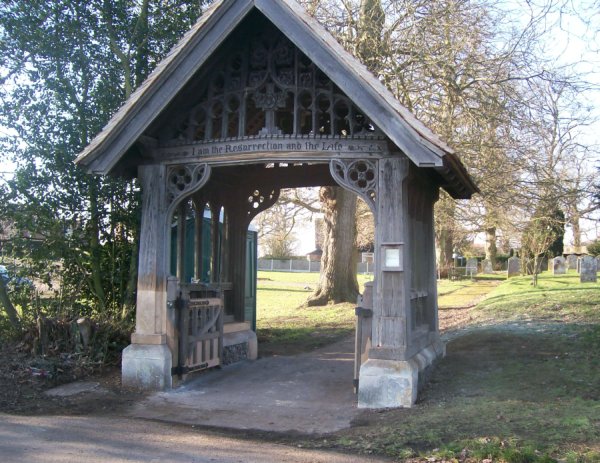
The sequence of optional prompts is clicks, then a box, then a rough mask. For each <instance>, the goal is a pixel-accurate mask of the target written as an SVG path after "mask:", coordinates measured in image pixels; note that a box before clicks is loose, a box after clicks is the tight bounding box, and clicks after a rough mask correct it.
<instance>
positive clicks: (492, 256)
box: [485, 227, 498, 268]
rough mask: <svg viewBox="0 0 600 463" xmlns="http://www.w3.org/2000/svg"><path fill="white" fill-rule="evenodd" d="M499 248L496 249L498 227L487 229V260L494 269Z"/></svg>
mask: <svg viewBox="0 0 600 463" xmlns="http://www.w3.org/2000/svg"><path fill="white" fill-rule="evenodd" d="M497 254H498V248H497V247H496V227H489V228H486V229H485V258H486V259H487V260H489V261H490V262H491V263H492V268H493V267H494V266H495V265H496V255H497Z"/></svg>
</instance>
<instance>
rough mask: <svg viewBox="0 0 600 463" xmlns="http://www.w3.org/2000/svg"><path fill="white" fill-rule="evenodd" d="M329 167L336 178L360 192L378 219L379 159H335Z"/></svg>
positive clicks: (338, 181)
mask: <svg viewBox="0 0 600 463" xmlns="http://www.w3.org/2000/svg"><path fill="white" fill-rule="evenodd" d="M329 169H330V171H331V175H332V176H333V178H334V180H335V181H336V182H337V183H338V184H340V185H342V186H344V187H346V188H348V189H349V190H352V191H354V192H355V193H356V194H358V196H360V197H361V198H362V199H363V200H364V201H365V202H366V203H367V204H368V205H369V208H370V209H371V212H372V213H373V217H375V219H377V207H376V201H377V161H371V160H363V159H360V160H346V159H341V160H338V159H334V160H332V161H331V163H330V164H329Z"/></svg>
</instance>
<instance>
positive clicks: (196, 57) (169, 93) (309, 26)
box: [75, 0, 478, 198]
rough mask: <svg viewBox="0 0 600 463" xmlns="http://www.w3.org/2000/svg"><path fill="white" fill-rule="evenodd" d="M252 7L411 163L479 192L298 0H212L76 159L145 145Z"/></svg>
mask: <svg viewBox="0 0 600 463" xmlns="http://www.w3.org/2000/svg"><path fill="white" fill-rule="evenodd" d="M255 10H258V11H259V12H260V13H262V14H263V15H264V16H265V17H266V18H267V19H268V20H269V21H271V22H272V23H273V25H274V26H275V27H276V28H278V29H279V30H280V31H281V32H282V33H283V34H284V35H285V36H286V37H287V38H288V39H289V40H290V41H291V42H292V43H293V44H294V45H295V46H296V47H298V48H299V49H300V50H301V51H302V52H303V53H304V54H305V55H306V56H307V57H308V58H310V59H311V60H312V62H314V63H315V65H316V66H318V68H319V69H320V70H321V71H323V72H324V73H325V74H326V75H327V76H328V77H329V78H330V79H331V80H332V81H333V82H334V83H335V85H337V86H338V87H339V88H340V89H341V90H342V91H343V92H344V93H345V94H346V95H347V96H348V97H349V98H350V99H351V100H352V101H353V102H354V103H355V104H356V105H357V106H359V107H360V108H361V109H362V110H363V111H364V112H365V114H366V115H367V116H368V117H369V118H370V120H371V121H373V122H374V123H375V124H376V125H377V127H378V128H379V129H380V130H381V131H382V132H383V133H384V134H385V136H386V137H388V138H389V140H390V141H391V142H392V143H393V144H394V145H396V146H397V147H398V149H399V150H401V151H402V152H403V153H405V154H406V156H407V157H408V158H409V159H410V160H411V161H412V162H413V163H414V164H415V165H416V166H418V167H421V168H427V169H432V170H434V171H436V172H437V173H438V174H439V176H440V177H441V186H442V187H443V188H445V189H446V190H447V191H448V192H449V193H450V194H451V195H452V196H454V197H456V198H469V197H471V195H472V194H473V193H475V192H477V191H478V190H477V187H476V185H475V184H474V182H473V181H472V179H471V178H470V177H469V175H468V173H467V171H466V169H465V168H464V166H463V165H462V163H461V162H460V160H459V159H458V157H457V156H456V154H455V153H454V151H453V150H452V149H451V148H450V147H449V146H448V145H446V144H445V143H444V142H443V141H442V140H441V139H440V138H439V137H437V136H436V135H435V134H434V133H433V132H432V131H431V130H429V129H428V128H427V127H426V126H425V125H424V124H422V123H421V122H420V121H418V120H417V119H416V118H415V117H414V116H413V115H412V114H411V113H410V111H408V110H407V109H406V108H405V107H404V106H402V105H401V104H400V103H399V102H398V101H397V100H396V99H395V98H394V96H393V95H392V93H391V92H390V91H389V90H388V89H387V88H386V87H385V86H384V85H383V84H382V83H381V82H380V81H379V80H378V79H377V78H376V77H375V76H374V75H373V74H371V73H370V72H369V71H368V70H367V69H366V67H365V66H364V65H362V64H361V63H360V62H359V61H358V60H357V59H356V58H354V57H353V56H352V55H351V54H350V53H348V52H347V51H346V50H345V49H344V48H343V47H342V46H341V45H340V44H339V43H338V42H337V41H336V40H335V39H334V38H333V37H332V36H331V35H330V34H329V33H328V32H327V31H326V30H325V29H324V28H323V27H322V26H321V25H320V24H318V22H317V21H316V20H314V19H313V18H311V17H310V16H308V15H307V14H306V12H305V11H304V10H303V8H302V7H301V6H300V5H299V4H298V3H296V1H295V0H220V1H216V2H215V3H214V4H213V5H212V6H211V7H210V8H209V9H208V10H207V11H205V12H204V14H203V15H202V17H201V18H200V20H199V21H198V22H197V23H196V24H195V25H194V26H193V27H192V29H191V30H190V31H189V32H188V33H187V34H185V36H184V37H183V38H182V40H181V41H180V42H179V43H178V44H177V45H176V46H175V47H174V48H173V49H172V50H171V52H170V53H169V55H168V56H167V57H166V58H165V59H164V60H163V61H162V62H161V63H160V64H159V65H158V66H157V67H156V68H155V70H154V71H153V72H152V73H151V75H150V76H149V77H148V78H147V79H146V81H145V82H144V83H143V84H142V85H141V86H140V87H139V88H138V89H137V90H136V91H135V92H134V93H133V94H132V95H131V97H130V98H129V99H128V100H127V101H126V102H125V104H124V105H123V106H122V107H121V108H120V109H119V111H118V112H117V113H116V114H115V115H114V116H113V117H112V119H111V120H110V121H109V123H108V124H107V125H106V127H104V129H103V130H102V131H101V132H100V133H99V134H98V135H97V136H96V137H95V138H94V139H93V140H92V142H91V143H90V144H89V145H88V146H87V147H86V148H85V149H84V150H83V151H82V152H81V153H80V154H79V156H78V157H77V159H76V161H75V162H76V163H77V164H79V165H81V166H83V167H85V168H87V170H88V171H90V172H93V173H97V174H115V173H119V165H120V163H122V162H123V160H124V159H125V157H126V155H127V154H128V153H129V154H130V153H131V150H132V149H134V148H135V146H136V143H142V144H144V143H148V140H147V139H146V138H147V137H145V131H146V130H147V129H148V128H149V127H150V126H151V124H152V123H153V121H155V120H156V119H157V118H158V116H159V115H160V114H161V113H162V111H164V110H165V108H167V106H168V105H169V103H170V102H171V101H173V99H174V98H175V97H176V96H177V95H178V94H179V93H180V92H181V91H182V89H184V87H185V86H186V84H188V83H189V82H190V80H191V79H192V78H193V77H194V75H196V74H197V72H198V71H199V70H200V69H201V68H202V66H203V65H204V64H206V62H207V60H208V59H209V58H210V57H211V56H212V55H213V54H214V53H215V52H216V50H217V49H218V48H219V46H220V45H221V44H223V42H224V41H225V40H226V39H227V37H228V36H229V35H230V34H231V32H232V31H233V30H234V29H235V28H236V27H237V26H238V25H240V24H241V23H242V22H243V21H244V19H245V18H246V17H247V16H248V15H249V14H251V13H252V12H253V11H255ZM129 162H131V160H129Z"/></svg>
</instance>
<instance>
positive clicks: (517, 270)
mask: <svg viewBox="0 0 600 463" xmlns="http://www.w3.org/2000/svg"><path fill="white" fill-rule="evenodd" d="M506 272H507V277H508V278H510V277H515V276H519V275H521V259H519V258H518V257H511V258H510V259H508V269H507V270H506Z"/></svg>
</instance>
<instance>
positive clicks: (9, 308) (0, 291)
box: [0, 278, 21, 331]
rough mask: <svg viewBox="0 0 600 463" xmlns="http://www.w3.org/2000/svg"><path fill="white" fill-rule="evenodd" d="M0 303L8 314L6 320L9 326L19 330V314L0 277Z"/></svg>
mask: <svg viewBox="0 0 600 463" xmlns="http://www.w3.org/2000/svg"><path fill="white" fill-rule="evenodd" d="M0 304H2V307H4V311H5V312H6V315H8V320H9V321H10V324H11V326H12V327H13V328H14V329H15V330H17V331H21V320H20V319H19V314H18V313H17V310H16V309H15V306H14V305H13V304H12V302H11V300H10V297H9V296H8V291H7V290H6V284H5V283H4V280H3V279H2V278H0Z"/></svg>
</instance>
